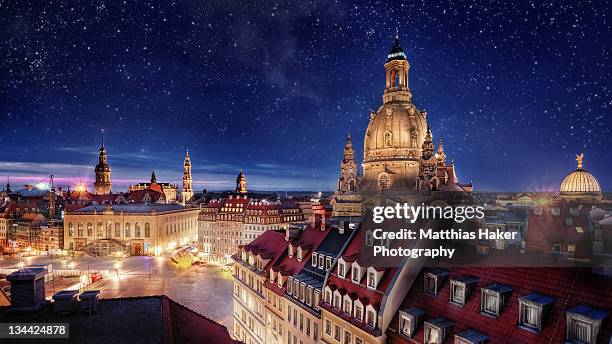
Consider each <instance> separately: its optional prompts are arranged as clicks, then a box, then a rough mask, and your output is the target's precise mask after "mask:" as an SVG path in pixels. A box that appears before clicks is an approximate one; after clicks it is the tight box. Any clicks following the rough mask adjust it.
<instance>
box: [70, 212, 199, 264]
mask: <svg viewBox="0 0 612 344" xmlns="http://www.w3.org/2000/svg"><path fill="white" fill-rule="evenodd" d="M198 212H199V209H195V208H186V207H183V206H182V205H180V204H145V203H128V204H113V205H90V206H87V207H84V208H81V209H78V210H76V211H73V212H68V213H66V215H65V218H64V248H65V249H68V250H74V251H81V252H85V253H87V254H89V255H94V256H106V255H109V254H112V253H113V252H126V253H128V254H131V255H157V254H160V253H162V252H165V251H169V250H172V249H173V248H175V247H177V246H180V245H185V244H187V243H190V242H195V241H196V240H197V234H198V233H197V218H198Z"/></svg>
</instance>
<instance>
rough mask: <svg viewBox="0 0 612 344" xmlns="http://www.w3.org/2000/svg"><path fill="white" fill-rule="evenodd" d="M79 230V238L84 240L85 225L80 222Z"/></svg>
mask: <svg viewBox="0 0 612 344" xmlns="http://www.w3.org/2000/svg"><path fill="white" fill-rule="evenodd" d="M77 230H78V232H77V234H78V237H80V238H82V237H83V223H82V222H79V224H78V228H77Z"/></svg>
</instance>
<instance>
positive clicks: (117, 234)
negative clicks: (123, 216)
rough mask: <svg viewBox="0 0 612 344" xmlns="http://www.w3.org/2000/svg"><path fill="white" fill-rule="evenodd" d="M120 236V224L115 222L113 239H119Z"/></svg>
mask: <svg viewBox="0 0 612 344" xmlns="http://www.w3.org/2000/svg"><path fill="white" fill-rule="evenodd" d="M120 236H121V224H120V223H119V222H115V238H119V237H120Z"/></svg>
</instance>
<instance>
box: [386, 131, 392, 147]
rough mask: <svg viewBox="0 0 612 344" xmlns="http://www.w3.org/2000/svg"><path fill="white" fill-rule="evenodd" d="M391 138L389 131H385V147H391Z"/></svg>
mask: <svg viewBox="0 0 612 344" xmlns="http://www.w3.org/2000/svg"><path fill="white" fill-rule="evenodd" d="M392 140H393V136H392V134H391V132H390V131H389V130H387V131H385V147H391V142H392Z"/></svg>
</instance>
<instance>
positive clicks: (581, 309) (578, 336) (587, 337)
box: [565, 305, 608, 344]
mask: <svg viewBox="0 0 612 344" xmlns="http://www.w3.org/2000/svg"><path fill="white" fill-rule="evenodd" d="M566 314H567V320H566V321H567V323H566V338H565V339H566V340H567V341H569V342H570V343H576V344H578V343H580V344H595V343H597V338H598V337H599V334H600V330H601V325H602V321H603V320H604V319H606V318H607V316H608V313H607V312H606V311H602V310H598V309H593V308H591V307H588V306H585V305H578V306H576V307H574V308H572V309H570V310H569V311H567V313H566Z"/></svg>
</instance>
